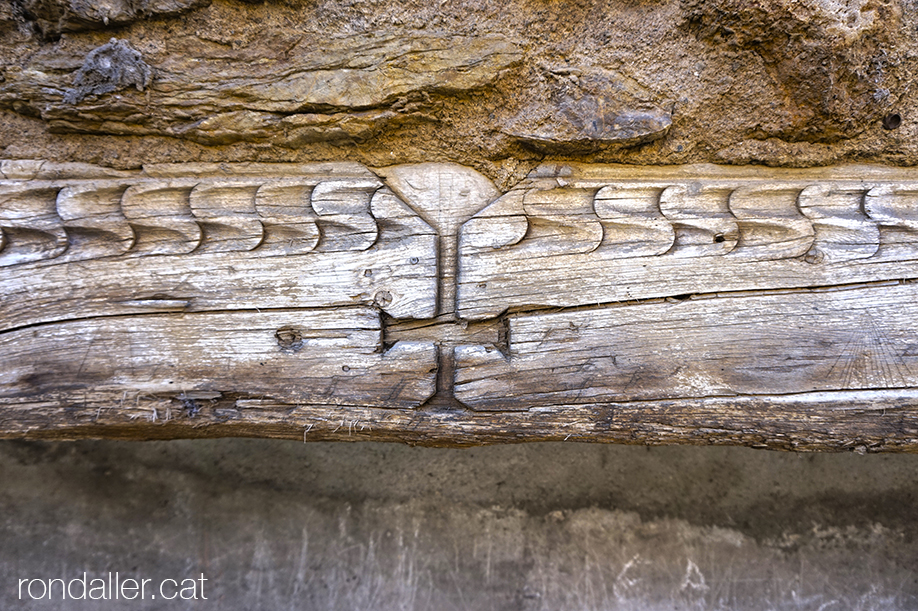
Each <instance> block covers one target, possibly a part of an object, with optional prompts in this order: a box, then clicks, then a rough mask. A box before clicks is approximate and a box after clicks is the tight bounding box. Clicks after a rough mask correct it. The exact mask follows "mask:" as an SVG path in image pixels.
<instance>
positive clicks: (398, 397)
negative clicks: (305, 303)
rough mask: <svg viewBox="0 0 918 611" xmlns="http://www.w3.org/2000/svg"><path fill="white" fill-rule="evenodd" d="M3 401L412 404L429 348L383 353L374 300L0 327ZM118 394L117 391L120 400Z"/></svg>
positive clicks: (418, 345)
mask: <svg viewBox="0 0 918 611" xmlns="http://www.w3.org/2000/svg"><path fill="white" fill-rule="evenodd" d="M0 359H2V361H3V362H4V363H5V364H6V366H5V367H4V368H3V371H2V373H0V403H9V402H17V401H21V400H23V399H27V400H28V401H37V402H41V401H43V400H48V398H49V397H53V398H55V399H56V400H63V401H67V402H70V401H85V400H88V397H89V396H90V395H94V396H95V395H98V397H108V398H109V400H112V401H119V402H120V401H125V400H134V399H135V398H137V397H139V396H141V395H153V396H157V395H161V396H167V397H171V398H175V399H178V400H179V401H180V402H182V403H183V404H186V405H187V404H188V402H189V401H192V402H193V401H194V398H216V397H220V396H222V395H224V394H234V393H236V394H239V393H243V394H248V395H251V396H254V397H258V398H260V399H269V400H275V401H286V402H321V403H330V404H336V405H365V406H382V407H401V408H412V407H416V406H417V405H419V404H421V403H423V402H424V401H425V400H426V399H427V398H428V397H430V396H431V395H432V394H433V392H434V377H435V375H436V374H435V372H436V368H437V362H436V349H435V346H434V345H433V344H432V343H430V342H398V343H396V344H395V345H393V346H391V347H390V348H389V349H388V350H386V351H385V353H384V352H383V345H382V328H381V323H380V320H379V314H378V312H377V311H375V310H373V309H372V308H364V307H360V308H337V309H318V310H296V311H291V312H279V311H273V312H261V313H259V312H232V313H201V314H157V315H149V316H127V317H120V316H119V317H105V318H100V319H93V320H81V321H72V322H66V323H56V324H52V325H38V326H33V327H30V328H28V329H22V330H19V331H14V332H11V333H4V334H2V335H0ZM119 396H120V398H119Z"/></svg>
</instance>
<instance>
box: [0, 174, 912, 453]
mask: <svg viewBox="0 0 918 611" xmlns="http://www.w3.org/2000/svg"><path fill="white" fill-rule="evenodd" d="M0 172H2V174H3V177H2V180H0V232H2V233H0V291H2V294H3V299H2V301H0V437H18V438H49V439H56V438H77V437H127V438H144V439H153V438H169V437H200V436H221V435H246V436H272V437H284V438H296V439H304V440H310V439H350V440H355V439H379V440H400V441H405V442H409V443H423V444H432V445H470V444H479V443H492V442H509V441H526V440H547V439H553V440H559V439H576V440H590V441H617V442H625V443H730V444H746V445H753V446H757V447H773V448H782V449H800V450H815V449H823V450H826V449H828V450H832V449H858V450H864V451H867V450H870V451H918V401H916V397H918V361H916V359H918V327H916V323H915V322H914V321H915V320H916V319H918V317H916V314H918V311H916V307H918V306H916V305H915V304H916V297H918V295H916V291H918V288H916V286H918V284H916V281H918V173H915V172H914V171H911V170H904V169H891V168H880V167H873V166H847V167H839V168H826V169H814V170H772V169H764V168H720V167H711V166H687V167H669V168H666V167H664V168H632V167H623V166H582V165H545V166H542V167H540V168H538V169H537V170H535V171H534V172H533V173H532V174H531V175H530V177H529V178H527V179H526V180H525V181H523V182H522V183H521V184H519V185H517V186H516V187H514V188H513V189H511V190H510V191H509V192H507V193H504V194H501V193H499V192H498V191H497V190H496V189H495V188H494V185H493V184H491V183H490V181H488V180H487V179H486V178H484V177H483V176H481V175H480V174H477V173H476V172H474V171H472V170H470V169H468V168H463V167H460V166H455V165H450V164H421V165H414V166H396V167H391V168H382V169H379V170H374V171H371V170H369V169H367V168H364V167H362V166H359V165H355V164H328V163H326V164H310V165H283V164H277V165H267V164H226V165H223V164H221V165H203V164H183V165H176V166H168V165H167V166H161V165H157V166H150V167H148V168H145V169H144V170H143V171H136V172H115V171H111V170H106V169H104V168H95V167H92V166H85V165H80V164H52V163H43V162H26V161H7V162H2V164H0Z"/></svg>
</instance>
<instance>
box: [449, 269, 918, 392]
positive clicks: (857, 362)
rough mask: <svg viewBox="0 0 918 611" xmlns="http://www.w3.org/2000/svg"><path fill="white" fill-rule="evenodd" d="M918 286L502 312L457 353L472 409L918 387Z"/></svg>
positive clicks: (459, 383)
mask: <svg viewBox="0 0 918 611" xmlns="http://www.w3.org/2000/svg"><path fill="white" fill-rule="evenodd" d="M916 320H918V284H913V283H909V284H892V285H889V284H883V285H880V286H870V287H863V288H849V289H847V290H831V291H802V292H780V293H777V294H765V295H761V294H756V295H748V294H747V295H741V296H733V295H709V296H704V297H700V298H694V299H685V300H670V301H668V300H659V301H654V302H651V303H638V304H635V305H622V306H618V307H607V308H587V309H582V310H572V311H562V312H557V313H533V314H516V315H511V316H509V317H508V318H507V324H508V326H509V342H508V347H507V349H506V354H505V353H504V352H502V351H501V350H500V349H498V348H496V347H493V346H462V347H460V348H458V349H457V351H456V384H455V392H456V398H457V399H459V400H460V401H461V402H462V403H464V404H465V405H467V406H469V407H471V408H473V409H490V410H506V409H521V410H526V409H530V408H532V407H536V406H551V405H557V404H568V405H570V404H577V403H594V402H603V401H637V400H657V399H687V398H699V399H700V398H706V397H716V396H736V395H782V394H788V393H806V392H814V391H834V390H858V389H865V390H866V389H888V388H910V387H915V386H916V385H918V335H916V326H915V321H916Z"/></svg>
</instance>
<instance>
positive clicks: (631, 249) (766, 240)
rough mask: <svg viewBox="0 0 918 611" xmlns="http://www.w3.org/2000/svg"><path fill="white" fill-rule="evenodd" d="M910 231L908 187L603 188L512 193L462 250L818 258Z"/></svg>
mask: <svg viewBox="0 0 918 611" xmlns="http://www.w3.org/2000/svg"><path fill="white" fill-rule="evenodd" d="M916 232H918V189H916V188H915V187H912V186H904V185H897V184H883V185H876V186H865V187H850V186H847V185H845V184H843V183H839V184H832V183H827V184H826V183H820V184H809V185H800V184H768V185H762V184H755V185H739V186H723V185H721V184H716V183H715V184H712V185H704V184H699V183H697V182H696V183H690V184H676V185H663V186H644V185H628V184H610V185H605V186H601V187H599V188H563V187H561V188H555V189H539V188H528V189H518V190H514V191H510V192H509V193H507V194H506V195H504V196H503V197H501V198H500V199H498V200H497V201H496V202H494V203H493V204H491V205H490V206H489V207H487V208H485V209H484V210H483V211H481V212H480V213H479V214H478V215H476V216H475V217H474V218H472V219H471V220H470V221H469V222H467V223H466V224H465V226H464V227H463V230H462V247H461V250H462V253H463V254H464V255H471V254H474V253H475V252H476V251H479V252H480V251H491V252H493V250H494V249H506V250H507V251H514V252H516V253H517V254H519V255H520V256H526V255H527V253H531V254H533V255H535V254H538V255H539V256H546V255H553V254H584V253H588V252H594V251H601V252H603V253H604V254H605V255H606V256H613V257H615V258H632V257H648V256H658V255H666V256H672V257H705V256H714V255H723V256H728V257H731V258H734V259H747V260H757V261H764V260H775V259H787V258H797V257H801V258H803V259H804V260H805V261H807V262H809V263H812V264H818V263H834V262H841V261H849V260H854V259H866V258H869V257H873V256H874V255H876V254H877V252H878V250H879V249H880V248H881V246H882V247H883V248H884V249H885V250H886V251H888V252H887V254H893V253H892V252H891V250H899V251H901V250H902V249H908V250H910V251H914V250H915V248H916V246H918V234H916ZM508 254H509V253H508ZM897 254H901V252H899V253H897ZM912 254H914V252H913V253H912Z"/></svg>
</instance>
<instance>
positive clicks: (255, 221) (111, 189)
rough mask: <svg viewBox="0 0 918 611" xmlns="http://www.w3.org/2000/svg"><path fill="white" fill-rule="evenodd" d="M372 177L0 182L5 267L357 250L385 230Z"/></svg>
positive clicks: (383, 193)
mask: <svg viewBox="0 0 918 611" xmlns="http://www.w3.org/2000/svg"><path fill="white" fill-rule="evenodd" d="M391 196H392V193H391V191H389V190H388V189H386V188H385V187H384V186H383V184H382V182H380V181H379V180H378V179H375V178H364V177H358V178H334V179H329V180H318V181H317V180H300V179H296V178H270V179H259V178H254V177H253V178H250V177H240V178H226V177H221V178H208V177H205V178H200V179H199V178H183V177H179V178H166V179H139V180H138V179H135V180H131V179H92V180H85V181H74V180H61V181H54V180H6V181H0V267H2V266H10V265H16V264H21V263H29V262H34V261H45V260H53V262H55V263H57V262H61V263H63V262H70V261H81V260H86V259H94V258H99V257H110V256H145V255H174V254H192V253H215V252H230V251H252V252H253V254H257V255H259V256H277V255H299V254H306V253H309V252H313V251H316V252H330V251H359V250H366V249H368V248H370V247H371V246H373V244H374V243H375V242H376V240H377V238H378V235H379V227H378V225H377V220H376V218H375V217H374V215H373V212H372V210H373V203H374V198H385V197H391Z"/></svg>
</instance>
